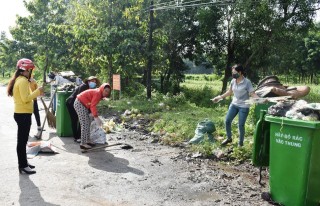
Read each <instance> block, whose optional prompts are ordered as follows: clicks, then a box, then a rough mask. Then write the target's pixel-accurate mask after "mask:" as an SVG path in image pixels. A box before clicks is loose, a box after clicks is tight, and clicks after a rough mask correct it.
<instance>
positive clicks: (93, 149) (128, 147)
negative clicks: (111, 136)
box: [81, 143, 133, 153]
mask: <svg viewBox="0 0 320 206" xmlns="http://www.w3.org/2000/svg"><path fill="white" fill-rule="evenodd" d="M118 145H122V146H121V147H120V148H121V149H133V147H132V146H131V145H129V144H126V143H115V144H109V145H102V146H96V147H94V148H91V149H83V150H81V152H82V153H87V152H90V151H95V150H99V149H104V148H107V147H114V146H118Z"/></svg>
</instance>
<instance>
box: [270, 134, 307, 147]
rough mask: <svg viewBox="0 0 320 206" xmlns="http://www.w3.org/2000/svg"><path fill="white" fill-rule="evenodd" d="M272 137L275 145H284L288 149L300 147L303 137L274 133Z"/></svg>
mask: <svg viewBox="0 0 320 206" xmlns="http://www.w3.org/2000/svg"><path fill="white" fill-rule="evenodd" d="M274 136H275V138H276V143H277V144H282V145H286V146H289V147H298V148H300V147H301V146H302V141H303V139H304V138H303V137H302V136H300V135H298V134H294V135H292V134H287V133H282V132H275V133H274Z"/></svg>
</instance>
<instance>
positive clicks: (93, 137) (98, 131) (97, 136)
mask: <svg viewBox="0 0 320 206" xmlns="http://www.w3.org/2000/svg"><path fill="white" fill-rule="evenodd" d="M106 136H107V134H106V132H105V131H104V130H103V129H102V127H99V126H98V125H97V123H96V121H92V122H91V125H90V141H91V142H92V143H95V144H105V143H106V139H107V138H106Z"/></svg>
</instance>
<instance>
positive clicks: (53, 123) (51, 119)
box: [38, 90, 57, 139]
mask: <svg viewBox="0 0 320 206" xmlns="http://www.w3.org/2000/svg"><path fill="white" fill-rule="evenodd" d="M56 93H57V90H55V91H54V93H53V96H52V97H51V100H50V103H49V107H47V105H46V103H45V102H44V100H43V99H42V97H40V99H41V102H42V104H43V107H44V110H45V112H46V116H45V117H44V120H43V124H42V128H41V131H40V135H39V136H38V139H41V136H42V131H43V128H44V125H45V123H46V120H47V119H48V126H49V127H50V128H54V129H55V128H56V116H55V115H54V114H52V113H51V112H50V111H49V110H50V108H51V106H52V103H53V99H54V96H55V95H56Z"/></svg>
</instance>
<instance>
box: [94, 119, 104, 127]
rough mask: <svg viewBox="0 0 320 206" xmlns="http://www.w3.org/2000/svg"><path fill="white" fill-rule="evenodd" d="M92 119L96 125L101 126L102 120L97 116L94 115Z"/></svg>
mask: <svg viewBox="0 0 320 206" xmlns="http://www.w3.org/2000/svg"><path fill="white" fill-rule="evenodd" d="M94 121H95V122H96V123H97V125H98V126H99V127H101V126H102V120H101V119H100V118H99V117H95V118H94Z"/></svg>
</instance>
